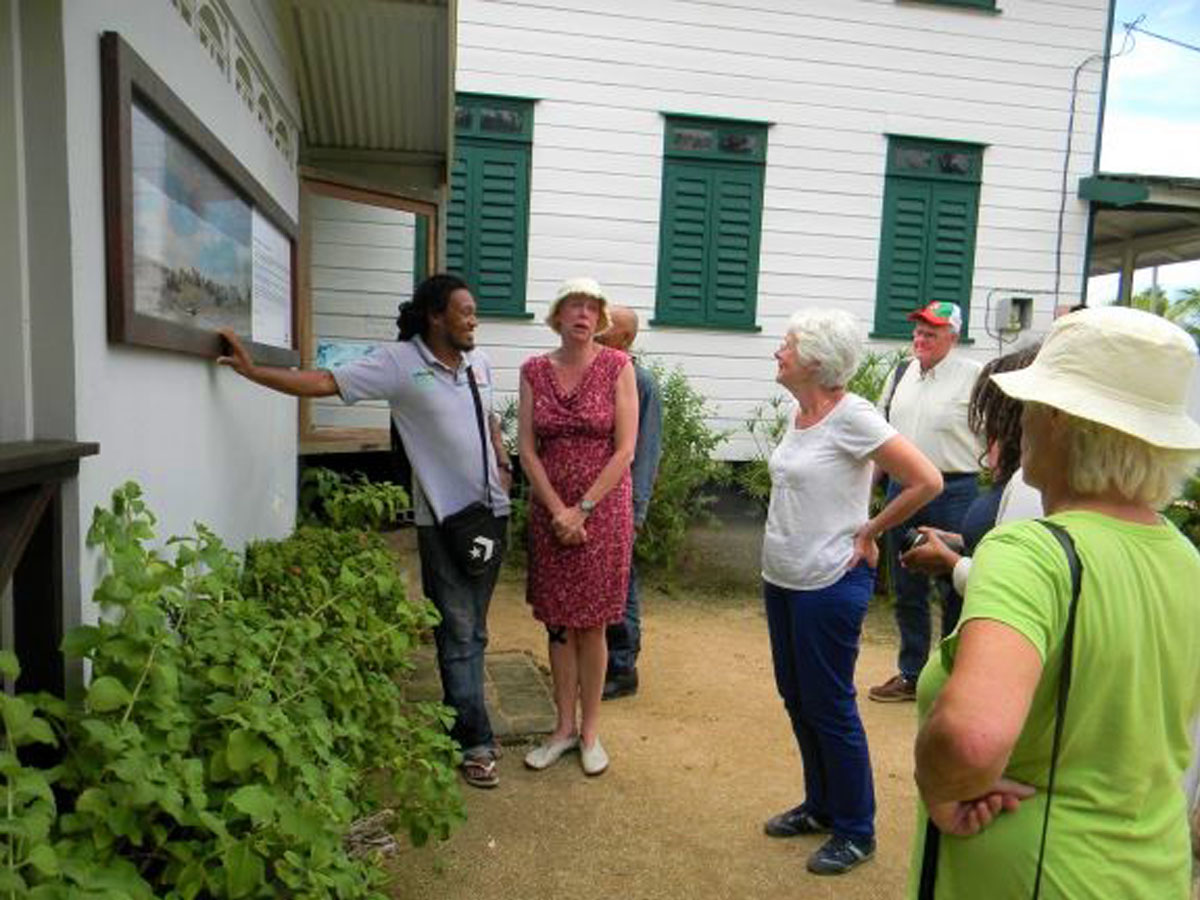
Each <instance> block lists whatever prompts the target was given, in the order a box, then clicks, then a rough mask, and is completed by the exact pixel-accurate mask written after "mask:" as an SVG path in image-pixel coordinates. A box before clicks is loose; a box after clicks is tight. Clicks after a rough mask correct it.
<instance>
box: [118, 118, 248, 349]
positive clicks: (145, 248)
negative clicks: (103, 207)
mask: <svg viewBox="0 0 1200 900" xmlns="http://www.w3.org/2000/svg"><path fill="white" fill-rule="evenodd" d="M131 113H132V116H131V118H132V129H131V131H132V134H131V137H132V142H131V143H132V179H131V180H132V187H133V294H134V310H135V311H136V312H138V313H141V314H144V315H149V316H153V317H155V318H158V319H163V320H166V321H169V322H174V323H177V324H181V325H189V326H192V327H195V328H201V329H206V330H215V329H218V328H232V329H233V330H234V331H236V332H238V333H239V334H243V335H248V334H250V329H251V316H250V298H251V284H252V275H253V272H252V245H251V207H250V205H249V204H248V203H247V202H246V201H245V200H244V199H243V198H242V196H241V195H240V194H239V193H238V192H236V191H235V190H234V189H233V188H232V187H231V186H230V185H229V184H228V183H227V182H226V181H225V180H224V179H223V178H221V177H220V176H219V175H217V174H216V172H214V171H213V169H212V168H211V167H210V166H209V165H208V164H207V163H206V162H205V161H204V160H203V159H202V158H201V157H200V156H198V155H197V154H196V153H195V152H193V151H192V150H191V149H190V148H189V147H188V146H187V145H185V144H184V143H183V142H182V141H181V140H179V139H178V138H177V137H176V136H175V135H174V134H172V133H171V132H170V131H168V130H167V129H166V128H164V127H163V126H162V125H161V124H159V122H157V121H156V120H155V119H154V118H153V117H152V115H151V114H149V113H148V112H147V111H145V110H143V109H142V108H140V107H139V106H138V104H136V103H135V104H133V107H132V110H131Z"/></svg>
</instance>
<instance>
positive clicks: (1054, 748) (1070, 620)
mask: <svg viewBox="0 0 1200 900" xmlns="http://www.w3.org/2000/svg"><path fill="white" fill-rule="evenodd" d="M1038 522H1039V523H1040V524H1041V525H1042V526H1043V527H1045V528H1046V529H1047V530H1048V531H1049V532H1050V533H1051V534H1052V535H1054V537H1055V539H1056V540H1057V541H1058V543H1059V544H1060V545H1061V546H1062V548H1063V553H1064V554H1066V557H1067V567H1068V568H1069V569H1070V571H1071V605H1070V607H1069V608H1068V610H1067V627H1066V631H1065V632H1064V634H1063V651H1062V652H1063V661H1062V670H1061V672H1060V674H1059V677H1058V698H1057V700H1056V702H1055V710H1054V741H1053V743H1052V745H1051V748H1050V776H1049V778H1048V779H1047V781H1046V809H1045V812H1044V814H1043V816H1042V839H1041V844H1040V845H1039V847H1038V861H1037V872H1036V873H1035V874H1034V878H1033V895H1032V897H1033V900H1038V896H1039V894H1040V892H1041V889H1042V862H1043V860H1044V859H1045V856H1046V835H1047V834H1048V833H1049V831H1050V801H1051V800H1052V799H1053V797H1054V776H1055V773H1056V772H1057V770H1058V749H1059V745H1060V744H1061V743H1062V732H1063V721H1064V720H1065V719H1066V715H1067V695H1068V694H1069V693H1070V691H1071V663H1072V659H1073V657H1074V649H1075V619H1076V614H1077V612H1078V610H1079V594H1080V591H1081V590H1082V588H1083V563H1081V562H1080V561H1079V554H1078V553H1077V552H1076V551H1075V541H1074V540H1072V538H1071V535H1070V533H1069V532H1068V531H1067V529H1065V528H1063V527H1062V526H1061V525H1059V524H1058V523H1057V522H1050V521H1047V520H1046V519H1038ZM941 836H942V834H941V832H940V831H938V827H937V826H936V825H934V824H933V820H932V819H926V820H925V849H924V853H922V855H921V880H920V882H919V883H918V886H917V898H918V900H934V890H935V888H936V885H937V865H938V849H939V845H940V841H941Z"/></svg>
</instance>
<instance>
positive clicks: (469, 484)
mask: <svg viewBox="0 0 1200 900" xmlns="http://www.w3.org/2000/svg"><path fill="white" fill-rule="evenodd" d="M396 324H397V326H398V327H399V329H400V331H399V336H398V340H396V342H395V343H389V344H381V345H379V346H378V347H376V348H375V349H374V350H373V351H372V352H371V353H370V354H368V355H367V356H364V357H362V358H361V359H357V360H354V361H353V362H350V363H347V364H346V365H343V366H339V367H337V368H336V369H333V370H327V369H316V370H310V371H300V370H296V369H282V368H273V367H269V366H260V365H257V364H255V362H254V360H253V359H251V358H250V355H249V354H248V353H247V352H246V349H245V347H244V346H243V345H242V342H241V341H240V340H239V339H238V337H237V335H235V334H234V333H233V332H232V331H229V330H225V331H222V332H221V335H222V337H224V338H225V341H226V342H227V344H228V347H229V354H228V355H227V356H222V357H221V358H220V359H219V360H218V362H219V363H221V364H222V365H226V366H229V367H230V368H232V369H233V370H234V371H235V372H237V373H238V374H240V375H242V376H244V377H246V378H248V379H250V380H251V381H253V382H256V383H257V384H261V385H263V386H264V387H268V388H271V389H272V390H276V391H279V392H280V393H283V394H288V395H290V396H293V397H333V396H340V397H341V399H342V400H343V401H345V402H346V403H357V402H358V401H360V400H386V401H387V402H388V405H389V407H390V408H391V419H392V426H393V428H394V429H395V431H396V432H397V433H398V434H399V437H400V440H401V442H402V443H403V445H404V450H405V452H406V453H407V455H408V459H409V461H410V462H411V463H412V468H413V507H414V518H415V519H416V524H417V547H418V551H419V553H420V558H421V582H422V588H423V590H424V592H425V595H426V596H427V597H428V598H429V599H430V601H432V602H433V604H434V605H435V606H436V607H437V609H438V612H439V613H441V621H440V622H439V623H438V626H437V627H436V628H435V629H434V640H435V643H436V645H437V660H438V669H439V671H440V673H441V676H442V693H443V700H444V702H445V704H446V705H447V706H449V707H450V708H451V709H453V710H454V712H455V719H454V725H453V726H452V728H451V729H450V736H451V737H452V738H453V739H454V740H455V741H457V742H458V744H459V746H460V747H461V748H462V752H463V761H462V763H461V765H460V770H461V772H462V775H463V778H464V780H465V781H466V782H467V783H468V784H470V785H473V786H474V787H481V788H491V787H495V786H496V785H497V784H499V783H500V777H499V774H498V773H497V771H496V760H497V759H498V757H499V752H500V751H499V748H498V747H497V745H496V741H495V737H494V735H493V734H492V726H491V722H490V721H489V719H488V712H487V707H486V706H485V705H484V701H483V676H484V672H483V654H484V648H485V647H487V640H488V634H487V611H488V605H489V604H490V602H491V597H492V590H493V588H494V587H495V585H496V577H497V574H498V572H499V565H500V560H501V559H502V557H503V554H504V539H503V534H504V525H505V523H506V522H507V516H508V512H509V500H508V491H509V487H510V486H511V483H512V482H511V474H512V472H511V470H512V465H511V463H510V462H509V459H508V455H507V453H506V452H505V450H504V442H503V440H502V438H501V435H500V428H499V420H498V419H497V418H496V416H495V414H494V412H493V411H492V410H493V403H492V370H491V364H490V363H489V362H488V360H487V357H485V356H484V355H483V354H482V353H481V352H480V351H479V350H477V349H476V348H475V326H476V324H477V320H476V316H475V298H474V297H472V296H471V291H470V289H469V288H468V287H467V285H466V283H465V282H464V281H462V279H460V278H456V277H455V276H453V275H434V276H432V277H430V278H427V279H425V280H424V281H422V282H421V283H420V284H419V285H417V287H416V290H415V291H413V296H412V299H411V300H409V301H407V302H406V303H402V304H401V305H400V315H399V318H398V319H397V321H396ZM484 410H487V411H488V414H489V416H488V418H489V423H488V426H487V427H486V428H485V426H484V421H483V417H484V412H483V411H484ZM485 433H486V434H487V436H486V437H485ZM476 506H482V507H483V508H487V509H490V512H491V518H490V520H489V522H488V525H489V526H490V535H489V536H485V537H484V538H483V543H482V544H480V547H481V550H480V552H481V553H483V552H485V551H484V550H483V549H482V548H486V553H487V554H488V563H489V565H488V566H487V567H486V568H485V567H481V571H477V572H476V571H469V570H468V569H466V568H465V567H464V564H463V561H462V558H461V551H459V549H458V548H457V546H456V544H458V543H460V542H459V541H456V540H455V538H454V536H453V533H452V532H451V531H449V530H448V529H447V528H446V524H447V520H448V519H452V518H454V515H455V514H456V513H461V512H463V511H466V510H469V509H470V508H471V507H476ZM439 523H440V527H439ZM475 543H476V544H479V543H480V538H479V537H476V538H475Z"/></svg>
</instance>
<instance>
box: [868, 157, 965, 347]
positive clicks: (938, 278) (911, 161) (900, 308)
mask: <svg viewBox="0 0 1200 900" xmlns="http://www.w3.org/2000/svg"><path fill="white" fill-rule="evenodd" d="M982 171H983V147H982V146H981V145H979V144H965V143H957V142H951V141H936V140H925V139H921V138H909V137H890V138H889V139H888V158H887V183H886V185H885V188H884V194H883V226H882V229H881V233H880V238H879V276H878V279H877V281H876V289H875V331H874V332H873V334H874V336H877V337H896V338H901V337H902V338H907V337H909V336H911V334H912V323H911V322H909V321H908V314H909V313H910V312H912V311H913V310H915V309H918V308H920V307H922V306H924V305H925V304H927V303H930V302H932V301H934V300H949V301H950V302H952V303H957V304H959V306H960V307H962V313H963V332H962V333H963V336H964V337H966V335H967V319H968V316H969V314H970V300H971V279H972V275H973V274H974V269H975V227H976V222H977V220H978V217H979V181H980V176H981V174H982Z"/></svg>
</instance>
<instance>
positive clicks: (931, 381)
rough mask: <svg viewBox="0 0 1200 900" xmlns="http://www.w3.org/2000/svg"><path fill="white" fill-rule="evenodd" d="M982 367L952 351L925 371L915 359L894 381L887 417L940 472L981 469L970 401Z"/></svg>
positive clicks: (884, 403)
mask: <svg viewBox="0 0 1200 900" xmlns="http://www.w3.org/2000/svg"><path fill="white" fill-rule="evenodd" d="M982 368H983V367H982V366H981V365H979V363H977V362H975V361H974V360H971V359H967V358H966V357H965V356H961V355H959V354H958V353H955V352H954V351H951V352H950V353H948V354H946V356H945V357H944V358H943V359H942V361H941V362H939V363H938V364H937V365H936V366H934V367H933V368H931V369H929V370H928V371H926V372H922V371H921V364H920V363H919V362H918V361H917V360H915V359H914V360H913V361H912V362H911V363H909V365H908V368H907V369H905V370H904V375H903V377H902V378H901V379H900V382H899V384H897V385H896V392H895V396H894V397H892V406H891V415H890V418H889V421H890V422H891V423H892V426H893V427H894V428H895V429H896V430H897V431H898V432H900V433H901V434H902V435H904V436H905V437H906V438H908V439H909V440H910V441H912V442H913V443H914V444H916V446H917V449H918V450H920V451H921V452H922V453H924V454H925V455H926V456H928V457H929V460H930V462H932V463H933V464H934V465H935V466H937V468H938V471H939V472H942V473H946V474H958V473H964V472H978V471H979V455H980V453H981V452H982V450H983V448H982V446H981V445H980V442H979V439H978V438H976V437H975V435H974V434H972V433H971V429H970V428H968V427H967V406H968V405H969V404H970V401H971V389H972V388H973V387H974V386H975V381H976V379H977V378H979V371H980V369H982ZM887 398H888V392H887V391H886V390H885V391H884V395H883V396H882V397H880V399H879V408H880V409H884V408H886V406H887Z"/></svg>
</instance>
